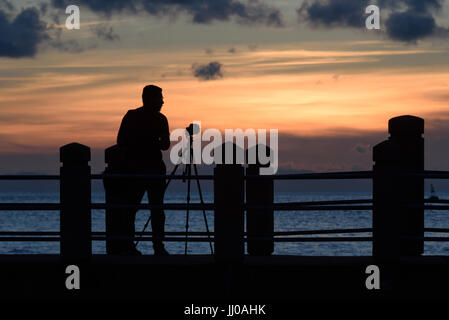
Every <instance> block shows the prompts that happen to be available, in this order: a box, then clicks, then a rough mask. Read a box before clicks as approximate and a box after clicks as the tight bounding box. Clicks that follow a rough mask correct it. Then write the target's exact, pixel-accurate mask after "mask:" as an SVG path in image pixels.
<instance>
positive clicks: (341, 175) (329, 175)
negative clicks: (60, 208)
mask: <svg viewBox="0 0 449 320" xmlns="http://www.w3.org/2000/svg"><path fill="white" fill-rule="evenodd" d="M373 175H374V174H373V171H348V172H318V173H293V174H278V175H262V176H260V175H245V179H247V180H259V179H262V180H265V179H274V180H309V179H310V180H316V179H371V178H372V177H373ZM392 175H395V176H401V177H402V176H411V177H423V178H426V179H449V171H431V170H426V171H424V172H422V173H393V174H392ZM90 177H91V179H94V180H99V179H100V180H101V179H104V178H107V179H164V178H165V179H168V178H171V179H175V180H184V179H189V176H187V175H160V174H120V173H114V174H111V173H103V174H91V175H90ZM197 178H198V179H200V180H212V179H213V178H214V176H213V175H198V176H191V177H190V179H197ZM0 180H60V175H52V174H34V175H33V174H3V175H0Z"/></svg>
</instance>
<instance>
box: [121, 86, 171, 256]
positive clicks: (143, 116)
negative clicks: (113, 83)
mask: <svg viewBox="0 0 449 320" xmlns="http://www.w3.org/2000/svg"><path fill="white" fill-rule="evenodd" d="M142 100H143V106H142V107H140V108H137V109H134V110H129V111H128V112H127V113H126V115H125V116H124V117H123V120H122V123H121V126H120V130H119V132H118V137H117V144H118V146H119V148H121V149H122V150H126V151H125V153H126V154H125V164H124V170H125V171H126V173H130V174H160V175H165V174H166V167H165V164H164V161H163V160H162V152H161V150H167V149H168V148H169V147H170V134H169V129H168V121H167V118H166V117H165V116H164V115H163V114H162V113H161V112H160V111H161V108H162V106H163V104H164V99H163V96H162V89H161V88H159V87H157V86H153V85H149V86H146V87H145V88H144V89H143V94H142ZM125 183H126V188H123V190H124V195H123V196H124V198H125V199H126V203H127V204H139V203H140V202H141V201H142V198H143V196H144V194H145V192H148V200H149V203H150V204H162V203H163V201H164V193H165V186H166V181H165V179H150V180H130V181H128V182H125ZM136 213H137V209H129V210H127V212H126V215H125V216H126V222H125V223H124V226H123V228H126V232H125V233H126V234H127V235H129V240H127V245H126V249H125V252H122V253H123V254H130V255H140V254H141V253H140V252H139V251H138V250H137V249H136V247H135V245H134V233H135V225H134V222H135V217H136ZM151 226H152V229H153V237H155V238H156V239H154V240H153V248H154V254H155V255H168V252H167V251H166V250H165V248H164V244H163V242H162V240H163V237H164V227H165V213H164V211H163V210H162V209H152V210H151Z"/></svg>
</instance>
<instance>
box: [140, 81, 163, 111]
mask: <svg viewBox="0 0 449 320" xmlns="http://www.w3.org/2000/svg"><path fill="white" fill-rule="evenodd" d="M142 101H143V106H144V108H148V109H153V110H155V111H160V110H161V108H162V105H163V104H164V97H163V96H162V89H161V88H159V87H158V86H153V85H149V86H146V87H145V88H143V93H142Z"/></svg>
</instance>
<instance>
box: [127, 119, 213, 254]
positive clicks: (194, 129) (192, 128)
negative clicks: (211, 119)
mask: <svg viewBox="0 0 449 320" xmlns="http://www.w3.org/2000/svg"><path fill="white" fill-rule="evenodd" d="M186 132H187V134H188V135H189V140H190V143H189V146H188V147H189V149H190V152H189V156H190V161H189V162H188V163H186V164H184V170H183V172H182V175H183V176H184V177H185V178H183V182H186V181H187V209H186V231H185V235H186V237H185V247H184V254H187V243H188V240H189V239H188V234H189V215H190V211H191V210H190V207H189V205H190V193H191V180H195V181H196V185H197V189H198V194H199V197H200V203H201V204H202V205H204V199H203V193H202V191H201V185H200V179H199V178H198V168H197V167H196V164H195V163H194V161H193V150H192V142H193V136H194V135H196V134H198V133H199V132H200V126H199V125H198V124H196V123H191V124H189V126H188V127H187V128H186ZM180 165H182V164H177V165H176V166H175V167H174V168H173V171H172V173H171V174H170V177H169V179H168V181H167V182H166V184H165V188H166V189H167V187H168V185H169V184H170V182H171V181H172V179H173V177H174V176H175V174H176V171H177V170H178V167H179V166H180ZM192 169H193V170H194V173H193V174H192ZM202 212H203V219H204V224H205V226H206V232H207V237H208V239H209V247H210V252H211V254H212V255H213V254H214V249H213V248H212V239H211V237H210V231H209V225H208V222H207V217H206V210H205V209H204V208H203V209H202ZM150 220H151V215H150V216H149V218H148V220H147V222H146V223H145V226H144V227H143V230H142V235H143V233H144V232H145V230H146V228H147V226H148V224H149V222H150ZM138 244H139V240H137V242H136V243H135V245H136V246H137V245H138Z"/></svg>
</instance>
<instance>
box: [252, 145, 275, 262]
mask: <svg viewBox="0 0 449 320" xmlns="http://www.w3.org/2000/svg"><path fill="white" fill-rule="evenodd" d="M261 150H267V151H268V152H269V150H270V149H268V148H266V147H263V148H261ZM255 154H256V155H257V154H258V150H257V147H256V152H255ZM261 167H262V165H260V164H250V165H248V167H247V169H246V175H247V176H259V175H260V168H261ZM273 202H274V181H273V180H272V179H264V180H255V179H247V180H246V204H248V205H249V204H252V205H267V206H270V205H273ZM246 231H247V235H248V254H250V255H253V256H268V255H271V254H272V253H273V251H274V238H273V232H274V210H273V209H271V208H267V209H265V208H264V209H247V210H246ZM260 237H264V238H270V239H267V240H256V239H255V240H253V238H260Z"/></svg>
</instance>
